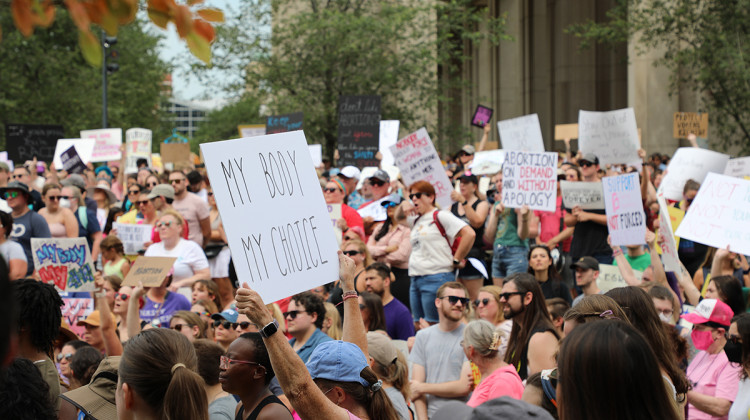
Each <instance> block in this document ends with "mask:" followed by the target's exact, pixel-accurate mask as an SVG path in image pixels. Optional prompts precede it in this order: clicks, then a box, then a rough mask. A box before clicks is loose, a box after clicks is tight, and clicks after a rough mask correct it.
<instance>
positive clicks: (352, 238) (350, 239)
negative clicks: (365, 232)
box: [344, 236, 355, 241]
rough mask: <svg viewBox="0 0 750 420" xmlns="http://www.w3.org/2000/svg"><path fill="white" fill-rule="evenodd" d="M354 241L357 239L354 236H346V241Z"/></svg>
mask: <svg viewBox="0 0 750 420" xmlns="http://www.w3.org/2000/svg"><path fill="white" fill-rule="evenodd" d="M354 239H355V238H354V236H344V240H345V241H352V240H354Z"/></svg>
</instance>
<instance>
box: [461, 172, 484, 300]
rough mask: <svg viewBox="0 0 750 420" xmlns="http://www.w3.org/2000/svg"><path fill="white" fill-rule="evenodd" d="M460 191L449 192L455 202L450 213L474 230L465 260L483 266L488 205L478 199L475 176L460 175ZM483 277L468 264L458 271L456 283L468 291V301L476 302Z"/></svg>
mask: <svg viewBox="0 0 750 420" xmlns="http://www.w3.org/2000/svg"><path fill="white" fill-rule="evenodd" d="M458 180H459V181H460V187H459V188H460V190H461V192H458V191H455V190H454V191H451V199H452V200H453V201H455V203H453V205H451V213H452V214H453V215H454V216H456V217H458V218H459V219H461V220H463V221H464V222H466V224H468V225H469V226H471V228H472V229H474V235H475V238H477V239H475V240H474V244H473V245H472V247H471V249H470V250H469V253H468V254H467V255H466V257H467V258H474V259H476V260H477V261H479V262H480V263H481V264H483V265H484V258H485V256H486V254H485V252H484V241H483V240H482V239H481V238H482V237H483V236H484V222H485V221H486V220H487V215H488V214H489V211H490V205H489V203H487V202H486V201H484V200H482V199H481V198H479V194H478V189H479V179H478V178H477V176H476V175H462V176H460V177H459V178H458ZM483 279H484V276H483V274H482V273H480V272H479V270H477V269H476V268H474V266H473V265H472V264H470V263H467V264H466V265H465V266H464V267H463V268H461V269H459V270H458V281H459V282H461V283H463V285H464V286H466V289H467V290H468V291H469V299H471V300H476V299H477V294H478V293H479V288H480V287H482V280H483Z"/></svg>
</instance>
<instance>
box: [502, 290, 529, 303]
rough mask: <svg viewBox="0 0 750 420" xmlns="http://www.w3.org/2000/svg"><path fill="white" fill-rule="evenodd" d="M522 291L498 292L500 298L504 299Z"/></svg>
mask: <svg viewBox="0 0 750 420" xmlns="http://www.w3.org/2000/svg"><path fill="white" fill-rule="evenodd" d="M522 294H524V293H523V292H506V293H500V299H505V300H506V301H507V300H508V299H510V298H511V297H512V296H514V295H522Z"/></svg>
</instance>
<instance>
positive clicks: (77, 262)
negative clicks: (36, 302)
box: [31, 238, 95, 292]
mask: <svg viewBox="0 0 750 420" xmlns="http://www.w3.org/2000/svg"><path fill="white" fill-rule="evenodd" d="M31 255H32V256H33V258H34V268H35V269H36V271H37V272H38V273H39V277H40V278H41V279H42V281H43V282H45V283H47V284H53V285H54V286H55V287H56V288H57V290H59V291H62V292H90V291H93V290H94V289H95V287H94V268H93V265H92V260H91V252H89V244H88V243H87V242H86V238H31Z"/></svg>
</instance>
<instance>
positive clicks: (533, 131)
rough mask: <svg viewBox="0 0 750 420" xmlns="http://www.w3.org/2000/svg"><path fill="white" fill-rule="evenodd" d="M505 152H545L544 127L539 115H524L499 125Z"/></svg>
mask: <svg viewBox="0 0 750 420" xmlns="http://www.w3.org/2000/svg"><path fill="white" fill-rule="evenodd" d="M497 129H498V131H499V132H500V141H501V142H502V144H503V150H505V151H509V150H513V151H517V152H544V139H542V127H541V126H539V116H538V115H537V114H530V115H524V116H523V117H518V118H511V119H509V120H503V121H500V122H498V123H497Z"/></svg>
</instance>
